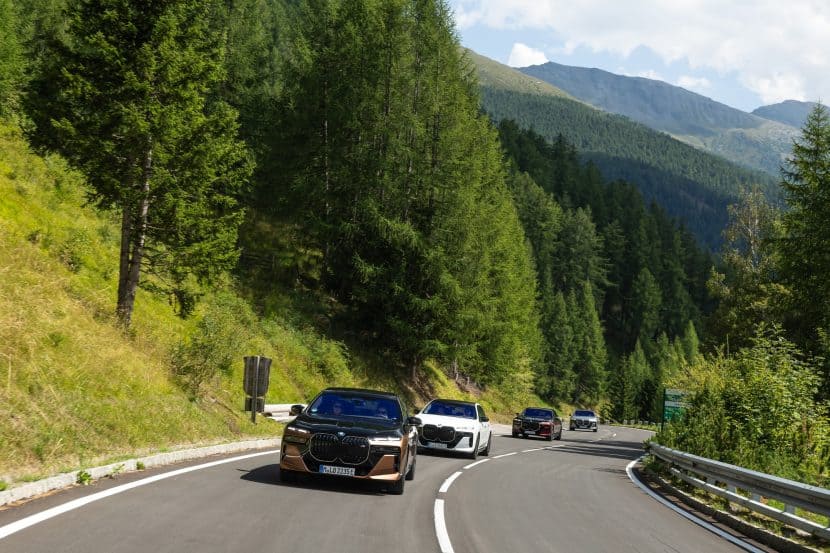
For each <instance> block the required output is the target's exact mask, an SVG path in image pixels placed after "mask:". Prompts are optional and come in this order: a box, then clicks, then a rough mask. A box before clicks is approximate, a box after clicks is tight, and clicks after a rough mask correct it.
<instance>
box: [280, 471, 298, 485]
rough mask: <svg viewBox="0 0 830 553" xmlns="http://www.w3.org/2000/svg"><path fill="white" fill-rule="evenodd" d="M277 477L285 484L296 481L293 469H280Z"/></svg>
mask: <svg viewBox="0 0 830 553" xmlns="http://www.w3.org/2000/svg"><path fill="white" fill-rule="evenodd" d="M279 479H280V482H283V483H285V484H288V483H293V482H296V481H297V473H296V472H294V471H293V470H284V469H280V474H279Z"/></svg>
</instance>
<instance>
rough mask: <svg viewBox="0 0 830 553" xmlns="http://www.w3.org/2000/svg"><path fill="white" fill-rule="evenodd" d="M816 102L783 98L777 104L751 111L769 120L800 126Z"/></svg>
mask: <svg viewBox="0 0 830 553" xmlns="http://www.w3.org/2000/svg"><path fill="white" fill-rule="evenodd" d="M816 105H818V103H817V102H802V101H799V100H784V101H783V102H779V103H777V104H770V105H768V106H761V107H759V108H758V109H756V110H754V111H753V112H752V113H753V114H754V115H757V116H758V117H763V118H764V119H769V120H770V121H778V122H779V123H784V124H785V125H791V126H793V127H797V128H799V129H800V128H801V127H803V126H804V121H805V120H806V119H807V115H809V114H810V112H811V111H813V109H815V107H816Z"/></svg>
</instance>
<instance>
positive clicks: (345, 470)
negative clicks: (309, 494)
mask: <svg viewBox="0 0 830 553" xmlns="http://www.w3.org/2000/svg"><path fill="white" fill-rule="evenodd" d="M320 473H321V474H336V475H337V476H354V467H333V466H331V465H320Z"/></svg>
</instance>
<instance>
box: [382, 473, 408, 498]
mask: <svg viewBox="0 0 830 553" xmlns="http://www.w3.org/2000/svg"><path fill="white" fill-rule="evenodd" d="M405 483H406V477H405V476H403V475H401V477H400V478H398V479H397V480H396V481H395V482H393V483H392V485H391V486H389V487H388V488H386V492H387V493H389V494H391V495H403V489H404V484H405Z"/></svg>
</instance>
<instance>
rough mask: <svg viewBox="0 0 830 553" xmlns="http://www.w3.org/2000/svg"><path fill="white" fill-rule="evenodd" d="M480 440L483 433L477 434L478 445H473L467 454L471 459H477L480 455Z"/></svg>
mask: <svg viewBox="0 0 830 553" xmlns="http://www.w3.org/2000/svg"><path fill="white" fill-rule="evenodd" d="M480 441H481V434H478V435H477V436H476V445H475V446H474V447H473V450H472V451H471V452H470V453H468V454H467V457H469V458H470V459H475V458H476V457H478V444H479V443H480Z"/></svg>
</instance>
